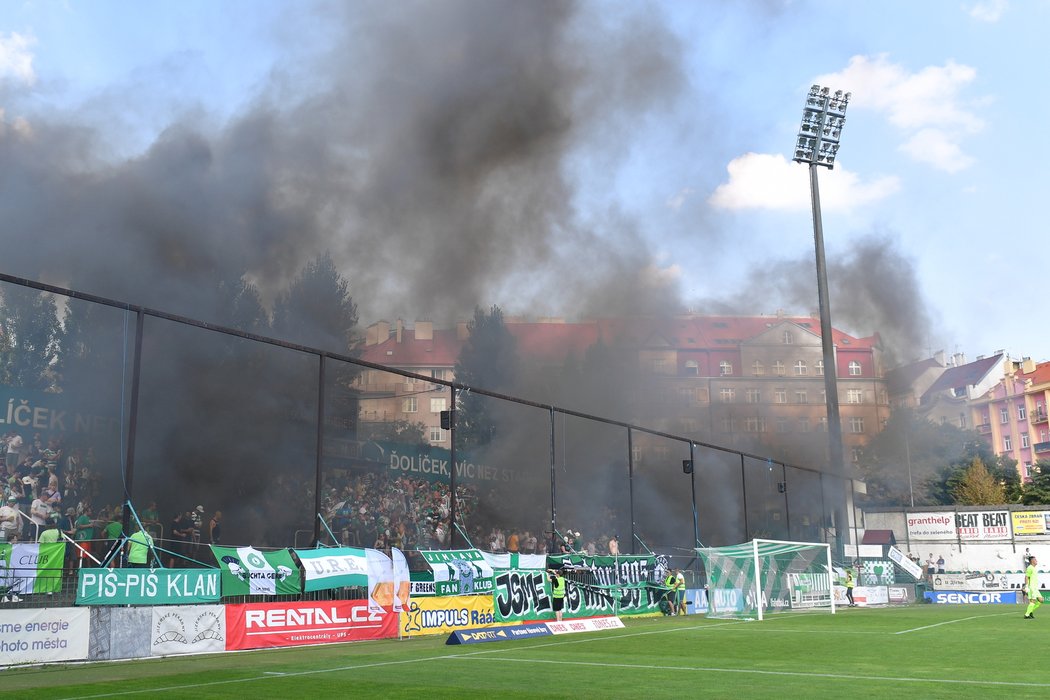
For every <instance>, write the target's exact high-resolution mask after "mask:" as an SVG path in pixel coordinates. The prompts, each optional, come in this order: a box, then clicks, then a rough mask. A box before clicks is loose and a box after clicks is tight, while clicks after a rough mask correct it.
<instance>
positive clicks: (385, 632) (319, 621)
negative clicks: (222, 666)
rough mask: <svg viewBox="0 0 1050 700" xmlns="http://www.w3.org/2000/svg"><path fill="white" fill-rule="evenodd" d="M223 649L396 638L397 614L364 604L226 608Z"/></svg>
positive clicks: (330, 602) (340, 602)
mask: <svg viewBox="0 0 1050 700" xmlns="http://www.w3.org/2000/svg"><path fill="white" fill-rule="evenodd" d="M226 634H227V636H226V649H227V650H232V649H258V648H260V647H291V646H299V645H301V644H326V643H329V642H355V641H361V640H365V639H387V638H390V637H396V636H397V613H392V612H388V611H386V610H383V611H380V612H369V610H368V601H366V600H326V601H318V602H316V603H309V602H302V603H247V604H244V605H227V606H226Z"/></svg>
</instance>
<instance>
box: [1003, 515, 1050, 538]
mask: <svg viewBox="0 0 1050 700" xmlns="http://www.w3.org/2000/svg"><path fill="white" fill-rule="evenodd" d="M1010 515H1011V517H1012V519H1013V526H1014V535H1042V534H1044V533H1046V531H1047V530H1046V521H1047V518H1048V516H1050V513H1047V512H1046V511H1042V510H1033V511H1021V512H1014V513H1011V514H1010Z"/></svg>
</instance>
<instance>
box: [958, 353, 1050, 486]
mask: <svg viewBox="0 0 1050 700" xmlns="http://www.w3.org/2000/svg"><path fill="white" fill-rule="evenodd" d="M1008 365H1009V366H1008V368H1007V370H1006V371H1005V372H1004V375H1003V377H1002V378H1001V379H1000V380H999V382H998V383H997V384H996V385H995V386H993V387H991V388H990V389H989V390H988V391H987V392H985V393H984V394H983V395H982V396H980V397H979V398H978V399H976V400H974V401H973V402H972V403H971V405H970V411H971V415H972V416H973V421H974V425H975V426H976V429H977V432H979V433H980V434H981V435H982V436H983V437H984V438H985V439H986V440H987V441H988V442H989V444H990V445H991V446H992V449H994V450H995V452H997V453H998V454H1001V455H1005V456H1007V457H1010V458H1012V459H1014V460H1016V461H1017V468H1018V471H1019V472H1020V474H1021V478H1022V479H1029V478H1031V476H1032V465H1033V464H1035V463H1036V462H1038V461H1040V460H1043V461H1050V423H1048V417H1047V406H1048V405H1050V362H1042V363H1039V364H1036V363H1035V362H1034V361H1033V360H1032V359H1030V358H1024V359H1023V360H1021V361H1019V362H1018V361H1012V362H1010V363H1008Z"/></svg>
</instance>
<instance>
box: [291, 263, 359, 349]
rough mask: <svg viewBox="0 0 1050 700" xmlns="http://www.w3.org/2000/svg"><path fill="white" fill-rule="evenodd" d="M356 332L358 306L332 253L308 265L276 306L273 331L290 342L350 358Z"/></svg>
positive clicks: (354, 344)
mask: <svg viewBox="0 0 1050 700" xmlns="http://www.w3.org/2000/svg"><path fill="white" fill-rule="evenodd" d="M356 330H357V304H355V303H354V301H353V299H352V298H351V296H350V284H349V282H347V281H346V279H344V278H343V276H342V275H340V274H339V271H338V270H336V268H335V262H334V261H333V260H332V256H331V254H330V253H324V254H322V255H319V256H317V257H316V258H315V259H314V260H312V261H311V262H309V263H307V264H306V266H305V267H304V268H303V270H302V272H300V273H299V275H298V276H297V277H296V278H295V279H294V280H293V281H292V284H291V286H289V288H288V290H287V291H285V292H284V293H282V294H280V295H279V296H278V297H277V300H276V301H275V302H274V309H273V331H274V333H276V334H277V335H278V336H279V337H281V338H283V339H284V340H287V341H288V342H291V343H297V344H299V345H306V346H309V347H314V348H318V349H321V350H328V351H331V352H336V353H341V354H348V353H350V352H351V351H353V350H354V349H355V348H356V347H357V342H358V338H357V333H356Z"/></svg>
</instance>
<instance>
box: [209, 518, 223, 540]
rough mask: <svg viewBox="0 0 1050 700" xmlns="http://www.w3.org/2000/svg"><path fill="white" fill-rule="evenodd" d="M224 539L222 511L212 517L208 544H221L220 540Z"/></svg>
mask: <svg viewBox="0 0 1050 700" xmlns="http://www.w3.org/2000/svg"><path fill="white" fill-rule="evenodd" d="M221 537H222V511H221V510H217V511H215V515H213V516H211V521H209V522H208V542H209V543H211V544H219V541H220V538H221Z"/></svg>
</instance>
